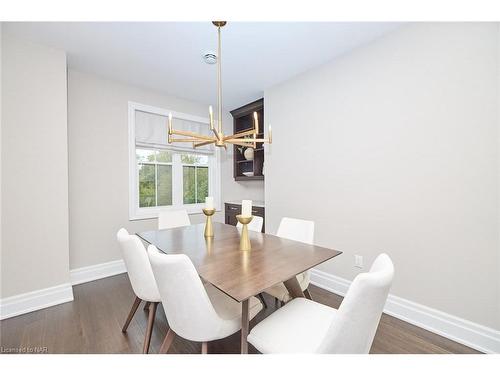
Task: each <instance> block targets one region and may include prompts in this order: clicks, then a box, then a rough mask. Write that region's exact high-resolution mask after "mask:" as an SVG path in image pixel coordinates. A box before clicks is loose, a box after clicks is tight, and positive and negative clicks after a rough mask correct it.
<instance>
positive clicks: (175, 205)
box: [129, 103, 220, 220]
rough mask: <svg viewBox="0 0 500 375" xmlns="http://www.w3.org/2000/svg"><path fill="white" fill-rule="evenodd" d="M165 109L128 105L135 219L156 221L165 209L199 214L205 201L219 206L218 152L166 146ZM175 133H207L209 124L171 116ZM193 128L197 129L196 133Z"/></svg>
mask: <svg viewBox="0 0 500 375" xmlns="http://www.w3.org/2000/svg"><path fill="white" fill-rule="evenodd" d="M168 112H169V111H167V110H162V109H158V108H153V107H149V106H144V105H141V104H136V103H129V138H130V139H129V152H130V157H129V169H130V173H129V174H130V178H129V180H130V189H129V191H130V197H129V201H130V202H129V214H130V215H129V216H130V219H131V220H134V219H144V218H154V217H157V216H158V212H159V211H160V210H164V209H179V208H186V209H187V210H188V212H189V213H199V212H201V208H202V207H203V205H204V202H205V197H207V196H209V195H210V196H213V197H214V198H215V202H216V208H219V207H220V204H219V202H220V189H219V186H220V167H219V166H220V162H219V154H218V151H217V150H215V148H214V147H213V146H210V147H211V148H208V147H204V148H203V149H193V148H192V146H191V145H189V146H186V145H185V144H181V146H179V145H177V144H175V143H174V144H168V143H167V142H166V139H167V136H166V129H167V127H166V120H167V117H166V116H168ZM172 114H173V117H174V124H176V128H181V129H182V128H184V129H186V130H191V131H197V132H199V131H203V129H205V130H206V131H207V132H208V120H207V119H203V118H198V117H195V116H191V115H186V114H180V113H175V114H174V112H172ZM193 127H195V128H193Z"/></svg>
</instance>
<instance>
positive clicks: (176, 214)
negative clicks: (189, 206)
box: [158, 210, 191, 229]
mask: <svg viewBox="0 0 500 375" xmlns="http://www.w3.org/2000/svg"><path fill="white" fill-rule="evenodd" d="M188 225H191V220H189V215H188V213H187V211H186V210H162V211H160V214H159V215H158V229H170V228H178V227H185V226H188Z"/></svg>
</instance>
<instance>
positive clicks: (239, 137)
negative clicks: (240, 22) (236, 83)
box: [168, 21, 272, 149]
mask: <svg viewBox="0 0 500 375" xmlns="http://www.w3.org/2000/svg"><path fill="white" fill-rule="evenodd" d="M212 23H213V24H214V25H215V26H216V27H217V113H218V119H217V128H216V127H215V126H214V114H213V111H212V106H210V107H209V108H208V113H209V117H210V130H211V131H212V132H213V133H214V135H213V136H208V135H204V134H199V133H195V132H191V131H183V130H175V129H173V128H172V114H171V113H169V115H168V143H172V142H191V143H192V144H193V147H195V148H196V147H201V146H206V145H211V144H215V146H216V147H224V148H225V149H227V144H233V145H237V146H243V147H250V148H256V147H257V144H261V143H262V144H264V143H269V144H271V143H272V131H271V125H269V133H268V137H267V138H264V137H262V138H257V137H258V134H259V119H258V115H257V112H254V113H253V129H250V130H247V131H243V132H240V133H235V134H233V135H227V136H225V135H224V132H223V131H222V74H221V59H222V58H221V37H220V35H221V27H223V26H224V25H226V21H213V22H212ZM173 135H180V136H183V137H184V138H173V137H172V136H173ZM248 136H250V138H247V137H248Z"/></svg>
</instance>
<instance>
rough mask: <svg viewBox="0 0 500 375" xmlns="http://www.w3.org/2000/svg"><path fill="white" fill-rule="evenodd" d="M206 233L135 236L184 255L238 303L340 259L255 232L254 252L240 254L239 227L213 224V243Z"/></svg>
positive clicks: (197, 229) (187, 230) (200, 228)
mask: <svg viewBox="0 0 500 375" xmlns="http://www.w3.org/2000/svg"><path fill="white" fill-rule="evenodd" d="M204 229H205V224H204V223H202V224H194V225H190V226H186V227H180V228H173V229H164V230H153V231H147V232H141V233H137V235H138V236H139V237H140V238H142V239H143V240H144V241H146V242H148V243H150V244H153V245H155V246H156V247H157V248H158V249H159V250H161V251H163V252H164V253H167V254H180V253H182V254H186V255H187V256H188V257H189V258H190V259H191V261H192V262H193V264H194V266H195V268H196V270H197V271H198V274H199V275H200V276H201V277H202V278H203V279H204V280H206V281H208V282H209V283H211V284H212V285H214V286H215V287H217V288H218V289H220V290H221V291H223V292H224V293H226V294H227V295H229V296H230V297H232V298H234V299H235V300H236V301H239V302H241V301H244V300H246V299H248V298H250V297H252V296H256V295H257V294H259V293H261V292H262V291H264V290H265V289H267V288H269V287H271V286H273V285H275V284H277V283H280V282H282V281H286V280H288V279H291V278H293V277H294V276H295V275H297V274H299V273H301V272H304V271H306V270H308V269H310V268H312V267H314V266H317V265H318V264H320V263H323V262H325V261H327V260H328V259H331V258H333V257H336V256H337V255H340V254H342V252H340V251H337V250H332V249H327V248H324V247H320V246H315V245H308V244H305V243H302V242H297V241H292V240H288V239H284V238H281V237H277V236H273V235H270V234H265V233H258V232H252V231H249V236H250V241H251V243H252V249H251V250H249V251H241V250H240V249H239V244H240V234H239V230H238V229H237V228H236V227H234V226H232V225H226V224H222V223H216V222H214V223H213V229H214V237H212V238H211V239H206V238H205V237H204V235H203V233H204Z"/></svg>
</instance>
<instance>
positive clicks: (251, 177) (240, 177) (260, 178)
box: [234, 175, 264, 181]
mask: <svg viewBox="0 0 500 375" xmlns="http://www.w3.org/2000/svg"><path fill="white" fill-rule="evenodd" d="M263 179H264V176H262V175H261V176H236V177H235V178H234V180H235V181H249V180H263Z"/></svg>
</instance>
